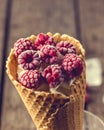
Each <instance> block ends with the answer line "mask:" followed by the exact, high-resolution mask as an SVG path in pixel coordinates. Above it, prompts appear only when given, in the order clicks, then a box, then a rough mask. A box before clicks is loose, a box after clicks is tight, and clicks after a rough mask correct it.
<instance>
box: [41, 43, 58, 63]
mask: <svg viewBox="0 0 104 130" xmlns="http://www.w3.org/2000/svg"><path fill="white" fill-rule="evenodd" d="M40 52H41V57H42V60H43V61H45V62H46V63H56V62H58V59H59V57H58V51H57V49H56V48H55V47H54V46H52V45H44V46H43V47H42V48H41V49H40Z"/></svg>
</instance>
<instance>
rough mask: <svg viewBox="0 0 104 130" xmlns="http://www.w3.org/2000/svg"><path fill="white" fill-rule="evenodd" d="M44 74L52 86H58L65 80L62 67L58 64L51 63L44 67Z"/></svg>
mask: <svg viewBox="0 0 104 130" xmlns="http://www.w3.org/2000/svg"><path fill="white" fill-rule="evenodd" d="M42 76H43V77H44V78H46V80H47V82H48V83H49V86H50V87H51V88H55V87H57V86H58V85H60V84H61V83H62V82H63V81H64V75H63V72H62V68H61V66H59V65H58V64H53V65H49V66H48V67H47V68H45V69H44V71H43V74H42Z"/></svg>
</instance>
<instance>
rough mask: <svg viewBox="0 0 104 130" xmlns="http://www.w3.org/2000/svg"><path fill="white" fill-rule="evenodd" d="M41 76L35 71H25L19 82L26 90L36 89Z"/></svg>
mask: <svg viewBox="0 0 104 130" xmlns="http://www.w3.org/2000/svg"><path fill="white" fill-rule="evenodd" d="M40 79H41V74H40V72H38V71H37V70H26V71H25V72H24V73H23V74H22V75H20V77H19V82H20V83H21V84H22V85H23V86H25V87H27V88H30V89H32V88H34V89H36V88H38V87H39V84H40Z"/></svg>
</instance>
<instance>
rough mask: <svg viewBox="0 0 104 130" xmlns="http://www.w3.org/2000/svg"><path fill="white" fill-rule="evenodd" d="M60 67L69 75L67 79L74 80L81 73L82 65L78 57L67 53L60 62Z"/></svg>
mask: <svg viewBox="0 0 104 130" xmlns="http://www.w3.org/2000/svg"><path fill="white" fill-rule="evenodd" d="M62 67H63V69H64V70H65V72H66V73H67V74H68V75H69V78H74V77H76V76H79V75H80V74H81V73H82V70H83V63H82V60H81V58H80V57H79V56H78V55H76V54H74V53H73V54H72V53H69V54H66V55H65V58H64V60H63V62H62Z"/></svg>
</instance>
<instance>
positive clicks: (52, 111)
mask: <svg viewBox="0 0 104 130" xmlns="http://www.w3.org/2000/svg"><path fill="white" fill-rule="evenodd" d="M48 35H52V34H51V33H48ZM53 37H54V39H55V40H56V42H58V41H61V40H69V41H70V42H72V43H73V44H75V46H76V48H77V52H78V53H79V54H81V57H82V60H83V63H84V55H85V54H84V50H83V48H82V46H81V45H80V43H79V41H77V40H76V39H74V38H72V37H69V36H68V35H62V36H61V35H60V34H58V33H56V34H54V35H53ZM29 38H30V39H31V40H32V41H33V38H35V36H33V35H32V36H31V37H29ZM17 66H18V64H17V59H16V57H15V55H14V50H13V49H11V52H10V54H9V57H8V60H7V64H6V67H7V74H8V76H9V78H10V80H11V82H12V83H13V84H14V86H15V88H16V90H17V91H18V93H19V95H20V97H21V98H22V100H23V102H24V104H25V106H26V108H27V110H28V112H29V114H30V116H31V117H32V119H33V121H34V123H35V125H36V127H37V129H38V130H82V124H83V110H84V99H85V84H86V80H85V63H84V69H83V72H82V74H81V76H79V77H77V78H76V79H75V81H74V82H73V83H72V84H71V86H70V90H69V91H70V95H68V96H65V95H62V94H60V93H59V94H58V93H50V92H45V91H34V90H32V89H28V88H26V87H24V86H22V85H21V84H20V83H19V82H18V81H17Z"/></svg>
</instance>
